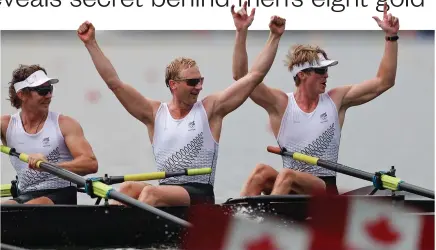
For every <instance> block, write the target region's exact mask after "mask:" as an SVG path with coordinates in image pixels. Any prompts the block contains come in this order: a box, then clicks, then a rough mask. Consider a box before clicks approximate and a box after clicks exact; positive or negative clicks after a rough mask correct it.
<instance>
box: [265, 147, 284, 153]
mask: <svg viewBox="0 0 436 250" xmlns="http://www.w3.org/2000/svg"><path fill="white" fill-rule="evenodd" d="M266 150H268V152H270V153H273V154H277V155H282V150H281V149H280V148H279V147H274V146H268V147H267V148H266Z"/></svg>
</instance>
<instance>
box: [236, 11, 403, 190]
mask: <svg viewBox="0 0 436 250" xmlns="http://www.w3.org/2000/svg"><path fill="white" fill-rule="evenodd" d="M233 18H234V23H235V26H236V27H237V38H236V44H235V49H234V55H235V56H234V61H233V74H234V79H235V80H237V79H240V78H241V77H243V76H244V75H245V74H246V72H247V60H248V59H247V52H246V49H245V47H246V45H245V43H246V38H247V30H248V27H249V26H250V24H251V22H252V18H247V10H246V5H245V6H244V7H243V9H242V10H240V11H239V12H238V13H234V14H233ZM374 19H375V20H376V22H377V24H378V25H379V27H380V28H381V29H382V30H383V31H384V32H385V37H381V38H380V39H385V40H386V41H385V50H384V55H383V58H382V61H381V63H380V67H379V70H378V72H377V74H376V76H375V77H374V78H372V79H370V80H367V81H364V82H362V83H360V84H356V85H347V86H341V87H337V88H334V89H332V90H330V91H327V92H326V84H327V78H328V73H327V72H328V68H329V67H331V66H335V65H337V64H338V61H336V60H330V59H329V58H328V56H327V53H326V52H325V51H324V50H323V49H321V48H320V47H318V46H311V45H296V46H294V47H293V48H292V49H291V50H290V53H289V54H288V55H287V58H288V64H287V66H288V69H289V71H290V72H291V74H292V77H293V79H294V81H295V85H296V90H295V91H294V92H291V93H285V92H283V91H281V90H278V89H273V88H271V87H268V86H267V85H265V84H264V83H261V84H260V85H259V86H258V87H257V88H256V89H255V90H254V91H253V92H252V94H251V95H250V98H251V99H252V100H253V101H254V102H255V103H256V104H258V105H259V106H261V107H263V108H264V109H265V110H266V111H267V113H268V115H269V120H270V124H271V128H272V131H273V133H274V136H275V138H276V139H277V142H278V144H279V146H280V148H284V149H286V150H287V151H289V152H300V153H303V154H306V155H310V156H314V157H318V158H321V159H325V160H330V161H334V162H336V161H337V160H338V153H339V145H340V138H341V129H342V125H343V123H344V120H345V113H346V111H347V109H348V108H350V107H353V106H357V105H361V104H364V103H367V102H369V101H371V100H373V99H374V98H376V97H378V96H379V95H381V94H382V93H383V92H385V91H387V90H388V89H390V88H392V87H393V86H394V83H395V76H396V69H397V50H398V47H397V46H398V45H397V42H396V40H397V39H398V36H397V32H398V30H399V21H398V18H396V17H394V16H391V14H389V15H388V14H387V4H385V10H384V17H383V20H380V19H378V18H374ZM282 160H283V167H284V168H283V169H282V170H281V171H280V173H279V172H278V171H277V170H275V169H274V168H272V167H271V166H269V165H266V164H259V165H257V166H256V168H255V169H254V171H253V172H252V173H251V175H250V176H249V178H248V180H247V182H246V183H245V184H244V186H243V189H242V191H241V196H252V195H260V194H261V193H262V192H263V193H265V194H274V195H285V194H289V193H299V194H313V193H314V192H318V191H321V192H325V191H326V190H327V193H329V194H338V189H337V186H336V172H334V171H331V170H328V169H325V168H322V167H319V166H312V165H308V164H306V163H304V162H300V161H296V160H294V159H292V158H290V157H288V156H283V158H282Z"/></svg>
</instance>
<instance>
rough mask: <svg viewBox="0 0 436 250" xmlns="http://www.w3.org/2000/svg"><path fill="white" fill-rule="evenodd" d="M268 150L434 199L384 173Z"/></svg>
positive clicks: (426, 190) (428, 194)
mask: <svg viewBox="0 0 436 250" xmlns="http://www.w3.org/2000/svg"><path fill="white" fill-rule="evenodd" d="M267 150H268V152H270V153H274V154H278V155H285V156H289V157H291V158H292V159H294V160H297V161H302V162H305V163H307V164H310V165H315V166H320V167H323V168H326V169H329V170H332V171H336V172H338V173H342V174H346V175H350V176H353V177H356V178H359V179H362V180H367V181H371V182H372V183H373V184H374V186H375V187H376V188H379V189H381V188H385V189H389V190H394V191H401V190H402V191H407V192H410V193H414V194H417V195H421V196H424V197H427V198H431V199H434V191H432V190H429V189H425V188H422V187H418V186H415V185H412V184H409V183H406V182H404V181H403V180H401V179H399V178H396V177H393V176H390V175H387V174H385V173H384V172H378V173H376V174H371V173H368V172H365V171H362V170H359V169H354V168H350V167H348V166H344V165H342V164H339V163H336V162H333V161H327V160H323V159H319V158H317V157H313V156H309V155H305V154H302V153H298V152H288V151H286V149H285V148H283V149H280V148H279V147H274V146H268V147H267Z"/></svg>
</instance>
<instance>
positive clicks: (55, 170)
mask: <svg viewBox="0 0 436 250" xmlns="http://www.w3.org/2000/svg"><path fill="white" fill-rule="evenodd" d="M9 154H10V155H12V156H15V157H18V158H20V153H18V152H16V151H15V149H14V148H12V149H11V150H10V153H9ZM39 167H40V168H41V169H43V170H45V171H47V172H49V173H51V174H53V175H55V176H62V178H63V179H65V180H68V181H71V182H73V183H74V184H76V185H79V186H85V183H86V181H85V179H84V178H83V177H82V176H80V175H78V174H75V173H72V172H70V171H68V170H66V169H63V168H60V167H57V166H53V165H52V164H49V163H45V162H41V163H40V164H39Z"/></svg>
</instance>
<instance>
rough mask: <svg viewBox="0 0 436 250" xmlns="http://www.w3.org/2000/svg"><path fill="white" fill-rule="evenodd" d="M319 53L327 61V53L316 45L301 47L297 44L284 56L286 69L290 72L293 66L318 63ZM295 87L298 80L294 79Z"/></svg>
mask: <svg viewBox="0 0 436 250" xmlns="http://www.w3.org/2000/svg"><path fill="white" fill-rule="evenodd" d="M319 53H321V54H322V55H323V56H324V57H325V59H326V60H328V57H327V53H326V52H325V51H324V50H323V49H321V48H320V47H319V46H316V45H302V44H297V45H294V46H292V47H291V49H290V50H289V51H288V54H287V55H286V64H285V65H286V67H287V68H288V70H289V71H291V70H292V69H293V68H294V67H295V66H298V65H301V64H304V63H306V62H314V61H316V62H318V63H319V61H318V60H319V57H318V54H319ZM294 80H295V82H296V84H297V86H298V84H299V78H298V76H296V77H295V78H294Z"/></svg>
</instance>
